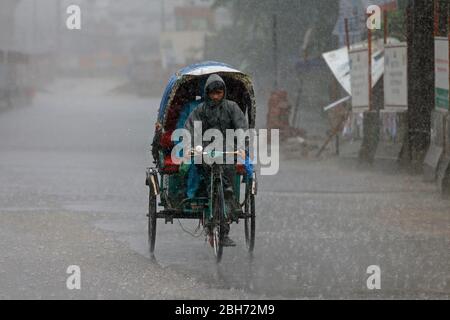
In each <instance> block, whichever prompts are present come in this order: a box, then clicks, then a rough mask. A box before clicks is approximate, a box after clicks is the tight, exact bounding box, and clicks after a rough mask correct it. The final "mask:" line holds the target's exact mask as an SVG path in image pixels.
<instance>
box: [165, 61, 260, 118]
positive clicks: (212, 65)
mask: <svg viewBox="0 0 450 320" xmlns="http://www.w3.org/2000/svg"><path fill="white" fill-rule="evenodd" d="M211 74H222V75H223V74H225V75H232V76H235V77H238V78H239V79H240V81H241V82H243V83H244V85H245V87H246V90H247V91H248V95H249V96H250V97H249V99H250V100H251V103H250V104H251V105H250V108H252V112H251V114H254V110H253V109H254V107H255V103H254V93H253V86H252V83H251V79H250V77H249V76H248V75H246V74H245V73H243V72H241V71H239V70H237V69H235V68H233V67H232V66H230V65H228V64H225V63H222V62H215V61H207V62H202V63H196V64H192V65H189V66H187V67H184V68H183V69H181V70H179V71H178V72H176V73H175V74H174V75H173V76H172V77H171V78H170V79H169V82H168V84H167V86H166V89H165V91H164V94H163V96H162V99H161V104H160V108H159V111H158V122H159V123H162V124H163V123H164V122H165V116H166V113H167V108H169V107H170V105H171V102H172V100H173V98H174V96H175V93H176V91H177V90H178V88H179V87H180V86H181V84H183V83H185V82H187V81H189V80H192V79H194V78H198V77H206V76H208V75H211Z"/></svg>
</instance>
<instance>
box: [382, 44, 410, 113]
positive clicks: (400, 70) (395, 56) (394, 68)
mask: <svg viewBox="0 0 450 320" xmlns="http://www.w3.org/2000/svg"><path fill="white" fill-rule="evenodd" d="M384 59H385V60H384V61H385V65H384V69H385V70H384V109H385V110H384V111H388V112H403V111H406V110H408V50H407V45H406V43H402V44H396V45H386V47H385V50H384Z"/></svg>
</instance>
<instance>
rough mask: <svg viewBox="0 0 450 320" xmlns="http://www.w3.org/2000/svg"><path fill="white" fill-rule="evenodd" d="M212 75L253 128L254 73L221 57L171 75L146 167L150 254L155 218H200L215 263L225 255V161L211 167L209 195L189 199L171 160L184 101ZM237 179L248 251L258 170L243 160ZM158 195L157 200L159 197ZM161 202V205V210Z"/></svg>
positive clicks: (252, 238)
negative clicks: (150, 165) (150, 161)
mask: <svg viewBox="0 0 450 320" xmlns="http://www.w3.org/2000/svg"><path fill="white" fill-rule="evenodd" d="M211 74H218V75H219V76H221V77H222V78H223V80H224V81H225V83H226V86H227V99H229V100H232V101H234V102H236V103H237V104H238V105H239V107H240V108H241V109H242V111H243V112H244V114H245V115H246V118H247V120H248V124H249V128H251V129H254V128H255V115H256V103H255V96H254V91H253V85H252V81H251V79H250V77H249V76H248V75H246V74H244V73H243V72H240V71H238V70H236V69H234V68H232V67H231V66H229V65H226V64H223V63H219V62H204V63H200V64H194V65H190V66H188V67H186V68H184V69H181V70H180V71H178V72H177V73H176V74H175V75H173V76H172V77H171V78H170V80H169V83H168V85H167V87H166V89H165V92H164V95H163V97H162V101H161V105H160V108H159V112H158V121H157V123H156V128H155V135H154V139H153V143H152V156H153V159H154V164H155V167H154V168H148V169H147V177H146V185H147V186H148V187H149V212H148V239H149V247H150V248H149V249H150V255H151V256H153V254H154V250H155V242H156V226H157V220H162V221H164V222H165V223H166V224H168V223H171V224H173V220H174V219H181V220H182V219H191V220H192V219H195V220H199V227H203V230H202V231H204V232H205V233H206V234H205V236H207V237H209V240H210V244H211V246H212V248H213V249H214V250H213V251H214V254H215V258H216V261H217V262H220V261H221V259H222V253H223V245H222V239H223V236H224V224H225V223H230V220H228V219H227V218H228V217H227V213H226V210H225V201H224V190H223V184H222V174H223V172H222V171H221V166H220V165H216V166H214V167H213V168H212V170H211V171H210V172H211V174H210V177H209V182H208V183H209V185H208V187H209V188H211V189H210V193H209V196H206V197H205V196H203V197H194V198H193V199H192V198H187V197H186V192H185V191H186V190H185V188H184V187H183V186H185V178H184V177H183V176H182V174H181V173H180V165H177V164H175V163H173V161H172V158H171V151H172V149H173V147H174V143H173V142H172V141H171V134H172V132H173V131H174V130H175V128H176V124H177V122H178V119H179V117H180V113H181V110H182V108H183V106H184V105H185V104H186V103H188V102H190V101H193V100H195V99H196V96H197V97H198V96H202V95H203V93H202V92H200V91H201V84H202V83H204V82H205V81H206V79H207V78H208V77H209V76H210V75H211ZM235 172H236V173H235V177H234V178H235V179H234V190H235V199H236V200H237V201H238V202H239V205H240V208H241V210H240V213H239V216H238V217H237V219H233V220H234V222H236V223H239V221H240V220H243V221H244V232H245V241H246V246H247V249H248V251H249V253H250V254H252V253H253V249H254V246H255V196H256V193H257V180H256V173H255V172H254V171H253V172H251V173H249V172H248V171H247V170H246V168H245V166H244V165H243V164H236V170H235ZM158 198H159V202H158ZM158 204H159V206H160V207H162V208H163V209H162V210H160V211H158V207H159V206H158Z"/></svg>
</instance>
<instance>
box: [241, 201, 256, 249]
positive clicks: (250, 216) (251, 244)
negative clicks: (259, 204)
mask: <svg viewBox="0 0 450 320" xmlns="http://www.w3.org/2000/svg"><path fill="white" fill-rule="evenodd" d="M245 214H246V218H245V224H244V228H245V243H246V245H247V250H248V252H249V253H250V254H252V253H253V251H254V249H255V238H256V213H255V195H254V194H250V195H249V196H248V197H247V200H246V201H245Z"/></svg>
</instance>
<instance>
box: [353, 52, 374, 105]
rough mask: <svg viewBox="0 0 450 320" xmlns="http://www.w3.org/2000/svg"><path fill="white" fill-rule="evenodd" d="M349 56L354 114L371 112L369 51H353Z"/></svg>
mask: <svg viewBox="0 0 450 320" xmlns="http://www.w3.org/2000/svg"><path fill="white" fill-rule="evenodd" d="M349 56H350V77H351V80H350V83H351V88H352V89H351V92H352V107H353V112H355V113H359V112H365V111H368V110H369V53H368V49H360V50H355V51H352V52H350V54H349Z"/></svg>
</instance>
